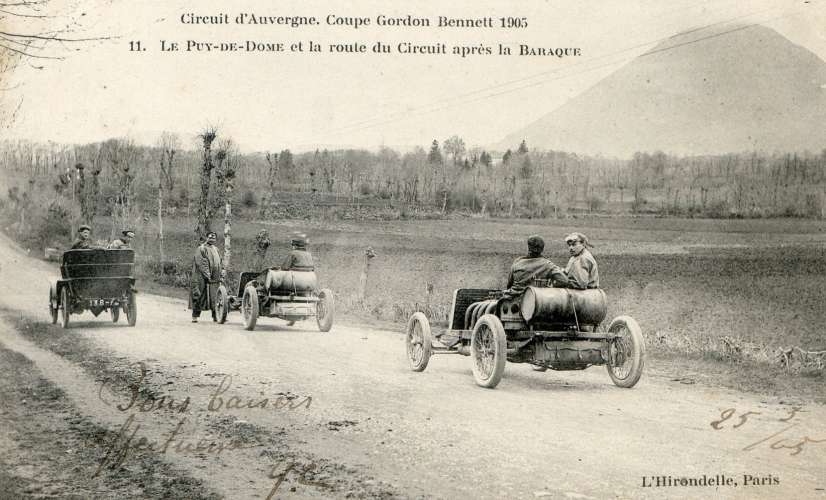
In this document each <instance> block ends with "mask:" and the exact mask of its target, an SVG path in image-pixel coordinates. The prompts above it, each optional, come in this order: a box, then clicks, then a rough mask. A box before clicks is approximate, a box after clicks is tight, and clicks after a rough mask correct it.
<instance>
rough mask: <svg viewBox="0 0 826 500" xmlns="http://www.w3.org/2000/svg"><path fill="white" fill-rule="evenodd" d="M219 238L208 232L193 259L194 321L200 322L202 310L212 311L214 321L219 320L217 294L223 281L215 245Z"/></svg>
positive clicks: (191, 297) (192, 293) (192, 296)
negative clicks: (216, 304)
mask: <svg viewBox="0 0 826 500" xmlns="http://www.w3.org/2000/svg"><path fill="white" fill-rule="evenodd" d="M217 239H218V235H217V234H215V233H214V232H212V231H210V232H208V233H207V235H206V241H204V242H203V243H201V244H200V245H199V246H198V248H197V249H196V250H195V256H194V257H193V259H192V282H191V283H190V285H191V286H190V295H189V307H190V308H191V309H192V322H193V323H197V322H198V317H199V316H201V311H212V321H217V318H216V317H215V294H216V292H217V291H218V285H219V283H220V282H221V256H220V255H219V254H218V248H217V247H216V246H215V241H216V240H217Z"/></svg>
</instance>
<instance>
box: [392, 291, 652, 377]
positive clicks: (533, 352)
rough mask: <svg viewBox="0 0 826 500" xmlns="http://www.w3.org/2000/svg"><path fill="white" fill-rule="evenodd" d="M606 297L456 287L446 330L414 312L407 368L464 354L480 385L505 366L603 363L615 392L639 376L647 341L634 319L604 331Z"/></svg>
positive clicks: (625, 319)
mask: <svg viewBox="0 0 826 500" xmlns="http://www.w3.org/2000/svg"><path fill="white" fill-rule="evenodd" d="M606 314H607V305H606V296H605V292H603V291H602V290H600V289H591V290H572V289H567V288H552V287H546V286H531V287H528V289H527V290H526V291H525V292H524V294H520V295H518V296H515V297H513V296H509V295H508V294H506V293H505V292H503V291H501V290H492V289H478V288H477V289H467V288H464V289H459V290H456V291H455V292H454V294H453V307H452V312H451V315H450V319H449V322H448V328H447V329H446V330H444V331H440V332H436V333H434V332H433V331H432V330H431V328H430V323H429V321H428V320H427V317H426V316H425V315H424V314H423V313H421V312H417V313H415V314H413V315H412V316H411V317H410V320H409V321H408V323H407V332H406V338H405V340H406V342H405V344H406V347H407V355H408V359H409V361H410V366H411V368H412V369H413V370H414V371H423V370H424V369H425V368H426V367H427V363H428V361H429V360H430V356H431V355H432V354H463V355H465V356H470V357H471V358H472V361H473V365H472V367H473V376H474V378H475V379H476V383H477V384H478V385H480V386H482V387H489V388H493V387H496V385H497V384H498V383H499V381H500V380H501V379H502V375H503V373H504V371H505V361H510V362H512V363H530V364H532V365H533V366H534V368H535V369H537V370H541V371H544V370H546V369H548V368H550V369H552V370H582V369H585V368H588V367H589V366H593V365H605V366H606V367H607V368H608V375H609V376H610V377H611V380H612V381H613V382H614V384H616V385H617V386H619V387H633V386H634V385H635V384H636V383H637V382H638V381H639V379H640V376H641V375H642V369H643V364H644V362H645V343H644V339H643V336H642V331H641V330H640V327H639V325H638V324H637V322H636V321H635V320H634V319H633V318H631V317H630V316H618V317H616V318H614V319H613V320H611V322H610V323H608V325H607V326H605V325H604V324H603V320H604V319H605V316H606Z"/></svg>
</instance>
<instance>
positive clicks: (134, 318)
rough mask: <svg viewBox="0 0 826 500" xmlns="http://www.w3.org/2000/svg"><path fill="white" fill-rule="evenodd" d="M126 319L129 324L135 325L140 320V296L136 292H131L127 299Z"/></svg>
mask: <svg viewBox="0 0 826 500" xmlns="http://www.w3.org/2000/svg"><path fill="white" fill-rule="evenodd" d="M126 321H127V322H128V323H129V326H135V323H137V322H138V298H137V296H136V295H135V292H129V298H128V299H126Z"/></svg>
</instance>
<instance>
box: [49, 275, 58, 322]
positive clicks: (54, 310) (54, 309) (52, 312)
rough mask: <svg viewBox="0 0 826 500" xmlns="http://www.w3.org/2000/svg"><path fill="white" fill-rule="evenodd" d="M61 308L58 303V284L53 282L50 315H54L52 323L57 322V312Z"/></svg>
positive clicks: (50, 296) (50, 295) (50, 291)
mask: <svg viewBox="0 0 826 500" xmlns="http://www.w3.org/2000/svg"><path fill="white" fill-rule="evenodd" d="M58 312H59V308H58V305H57V285H55V284H52V285H51V286H50V287H49V315H50V316H51V317H52V324H53V325H54V324H55V323H57V313H58Z"/></svg>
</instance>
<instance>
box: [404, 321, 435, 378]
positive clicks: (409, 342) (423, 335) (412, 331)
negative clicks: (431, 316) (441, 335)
mask: <svg viewBox="0 0 826 500" xmlns="http://www.w3.org/2000/svg"><path fill="white" fill-rule="evenodd" d="M404 343H405V346H406V347H407V359H408V360H409V361H410V368H412V369H413V371H414V372H421V371H424V369H425V368H427V363H428V362H429V361H430V356H431V355H432V354H433V336H432V334H431V332H430V322H429V321H428V320H427V316H425V315H424V313H421V312H417V313H414V314H413V316H410V320H408V322H407V331H406V333H405V336H404Z"/></svg>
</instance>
